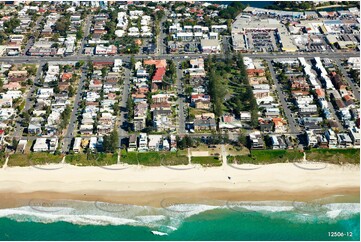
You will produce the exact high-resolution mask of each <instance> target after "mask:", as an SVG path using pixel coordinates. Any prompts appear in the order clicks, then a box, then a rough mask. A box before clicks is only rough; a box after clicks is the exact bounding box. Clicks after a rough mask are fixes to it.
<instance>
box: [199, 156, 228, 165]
mask: <svg viewBox="0 0 361 242" xmlns="http://www.w3.org/2000/svg"><path fill="white" fill-rule="evenodd" d="M192 163H193V164H200V165H202V166H205V167H211V166H221V165H222V161H221V160H219V159H218V157H215V156H192Z"/></svg>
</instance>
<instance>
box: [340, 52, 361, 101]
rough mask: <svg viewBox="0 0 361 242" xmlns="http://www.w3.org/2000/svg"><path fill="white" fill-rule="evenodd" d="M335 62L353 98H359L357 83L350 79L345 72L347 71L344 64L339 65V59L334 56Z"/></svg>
mask: <svg viewBox="0 0 361 242" xmlns="http://www.w3.org/2000/svg"><path fill="white" fill-rule="evenodd" d="M335 62H336V64H337V66H338V67H339V68H340V70H341V72H342V75H343V76H344V77H345V79H346V81H347V83H348V86H349V87H350V88H351V90H352V93H353V95H354V96H355V98H357V100H360V87H359V86H358V85H357V83H355V82H354V81H352V80H351V78H350V77H349V75H348V74H347V71H346V70H345V68H344V66H343V65H341V61H340V59H339V58H335Z"/></svg>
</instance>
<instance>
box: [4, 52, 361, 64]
mask: <svg viewBox="0 0 361 242" xmlns="http://www.w3.org/2000/svg"><path fill="white" fill-rule="evenodd" d="M131 56H132V55H128V54H127V55H114V56H90V58H91V60H94V61H114V59H119V58H120V59H122V60H123V62H129V60H130V57H131ZM185 56H188V57H190V58H194V57H199V56H203V57H207V56H208V55H207V54H201V53H198V54H177V55H176V56H175V55H172V54H160V55H146V54H137V55H134V58H135V59H136V60H140V59H147V58H149V57H153V58H155V59H174V60H179V59H184V57H185ZM215 56H216V59H217V58H224V57H225V55H224V54H217V55H215ZM242 56H248V57H252V58H262V59H266V60H273V59H276V58H298V57H304V58H306V59H311V58H314V56H315V53H277V54H270V53H253V54H252V53H243V54H242ZM317 56H318V57H320V58H331V59H332V58H349V57H359V53H320V54H318V53H317ZM41 59H42V61H80V60H84V61H87V60H88V59H89V56H85V55H82V56H79V55H72V56H66V57H59V56H54V57H51V56H44V57H42V58H41ZM0 62H14V63H24V62H30V63H31V62H39V57H38V56H1V57H0Z"/></svg>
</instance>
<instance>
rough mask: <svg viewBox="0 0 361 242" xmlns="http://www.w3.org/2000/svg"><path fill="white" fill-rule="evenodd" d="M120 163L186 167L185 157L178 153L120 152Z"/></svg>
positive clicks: (186, 160)
mask: <svg viewBox="0 0 361 242" xmlns="http://www.w3.org/2000/svg"><path fill="white" fill-rule="evenodd" d="M120 161H121V162H122V163H127V164H130V165H144V166H160V165H164V166H175V165H187V164H188V158H187V156H185V155H183V154H181V153H180V152H155V151H152V152H144V153H139V152H126V151H122V153H121V157H120Z"/></svg>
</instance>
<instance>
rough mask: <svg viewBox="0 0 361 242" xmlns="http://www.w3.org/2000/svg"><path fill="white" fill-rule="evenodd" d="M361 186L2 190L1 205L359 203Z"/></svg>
mask: <svg viewBox="0 0 361 242" xmlns="http://www.w3.org/2000/svg"><path fill="white" fill-rule="evenodd" d="M359 194H360V193H359V189H358V188H344V189H336V190H335V189H330V190H313V191H300V192H282V191H277V190H275V191H264V192H242V191H228V190H216V191H214V190H196V191H170V190H169V191H164V192H149V191H144V192H121V193H113V192H111V191H109V192H106V191H104V192H102V193H100V194H99V193H94V192H92V191H77V192H72V193H59V192H48V191H38V192H31V193H13V192H8V193H5V192H0V196H1V197H2V201H1V203H0V209H5V208H16V207H23V206H30V207H31V206H34V204H41V203H46V204H47V205H46V206H47V207H56V205H57V204H62V205H63V204H64V205H65V206H67V204H66V202H67V201H69V202H71V201H81V202H94V203H98V202H102V203H109V204H122V205H136V206H150V207H155V208H161V207H168V206H171V205H180V204H203V205H219V204H224V203H228V202H250V203H252V202H265V201H266V202H268V201H287V202H296V201H297V202H314V201H320V202H322V203H359V202H360V199H359Z"/></svg>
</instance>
